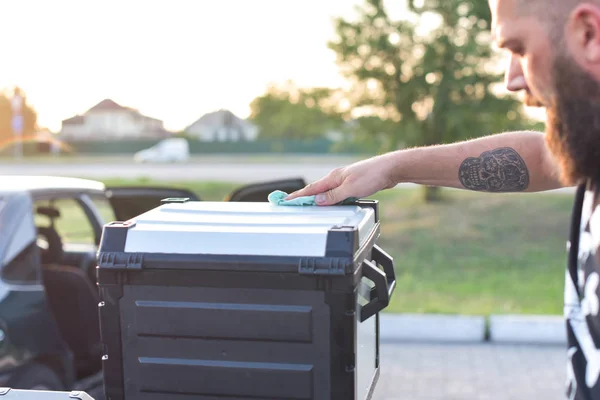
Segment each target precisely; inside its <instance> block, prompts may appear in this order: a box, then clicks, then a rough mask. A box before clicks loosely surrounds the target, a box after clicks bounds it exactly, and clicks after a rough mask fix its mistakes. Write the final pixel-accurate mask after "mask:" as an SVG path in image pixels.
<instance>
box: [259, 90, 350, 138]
mask: <svg viewBox="0 0 600 400" xmlns="http://www.w3.org/2000/svg"><path fill="white" fill-rule="evenodd" d="M338 93H339V92H337V91H336V90H333V89H329V88H310V89H299V88H297V87H296V86H295V85H294V84H293V83H291V82H286V84H284V85H281V86H279V87H278V86H274V85H272V86H270V87H268V88H267V90H266V92H265V93H264V94H263V95H261V96H259V97H257V98H256V99H254V100H253V101H252V103H251V104H250V110H251V112H250V119H251V120H252V121H253V122H254V123H255V124H256V125H257V126H258V127H259V128H260V131H261V137H265V138H278V139H281V138H285V139H314V138H322V137H324V136H325V134H326V133H327V132H328V131H335V130H339V129H342V127H343V124H344V120H343V112H342V111H340V110H339V96H338Z"/></svg>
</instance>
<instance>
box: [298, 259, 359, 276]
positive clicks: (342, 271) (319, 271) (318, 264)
mask: <svg viewBox="0 0 600 400" xmlns="http://www.w3.org/2000/svg"><path fill="white" fill-rule="evenodd" d="M347 268H348V259H345V258H335V257H326V258H318V259H316V258H302V259H300V262H299V263H298V273H299V274H300V275H334V276H344V275H346V270H347Z"/></svg>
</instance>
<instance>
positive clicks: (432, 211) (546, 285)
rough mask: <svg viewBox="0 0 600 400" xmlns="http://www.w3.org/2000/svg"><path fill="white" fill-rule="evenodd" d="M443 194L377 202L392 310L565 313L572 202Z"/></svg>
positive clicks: (401, 194)
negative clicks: (390, 267) (394, 282)
mask: <svg viewBox="0 0 600 400" xmlns="http://www.w3.org/2000/svg"><path fill="white" fill-rule="evenodd" d="M444 193H445V198H446V199H445V201H444V202H443V203H440V204H433V205H426V204H423V203H421V202H420V201H419V200H420V198H419V194H418V193H417V192H415V191H410V190H407V191H394V192H387V193H381V194H379V195H378V196H375V197H376V198H378V199H380V200H381V214H382V215H381V219H382V241H381V243H382V247H383V248H384V249H387V250H388V251H389V252H390V253H391V254H392V255H393V256H394V258H395V264H396V269H397V273H398V286H397V289H396V292H395V294H394V297H393V302H392V304H391V306H390V307H389V311H396V312H418V313H461V314H478V315H488V314H490V313H501V314H502V313H534V314H560V313H562V307H563V286H564V274H565V272H564V270H565V263H566V251H565V242H566V239H567V235H568V226H569V223H570V216H569V214H570V210H571V206H572V198H571V196H568V195H564V194H482V193H470V192H463V191H446V192H444Z"/></svg>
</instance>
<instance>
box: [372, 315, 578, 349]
mask: <svg viewBox="0 0 600 400" xmlns="http://www.w3.org/2000/svg"><path fill="white" fill-rule="evenodd" d="M379 318H380V340H381V341H384V342H394V341H396V342H438V343H483V342H490V343H497V344H530V345H566V343H567V335H566V329H565V322H564V318H563V317H562V316H558V315H557V316H553V315H551V316H546V315H491V316H489V317H484V316H466V315H438V314H388V313H382V314H380V316H379Z"/></svg>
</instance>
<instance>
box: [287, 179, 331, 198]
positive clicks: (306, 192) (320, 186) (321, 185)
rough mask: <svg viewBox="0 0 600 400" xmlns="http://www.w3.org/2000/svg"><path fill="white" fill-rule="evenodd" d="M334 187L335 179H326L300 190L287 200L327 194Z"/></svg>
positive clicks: (290, 195)
mask: <svg viewBox="0 0 600 400" xmlns="http://www.w3.org/2000/svg"><path fill="white" fill-rule="evenodd" d="M332 187H333V179H331V178H324V179H321V180H319V181H317V182H313V183H311V184H308V185H306V186H305V187H304V188H302V189H300V190H296V191H295V192H293V193H291V194H289V195H288V196H287V197H286V198H285V199H286V200H293V199H295V198H297V197H303V196H314V195H316V194H319V193H323V192H326V191H327V190H329V189H331V188H332Z"/></svg>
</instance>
